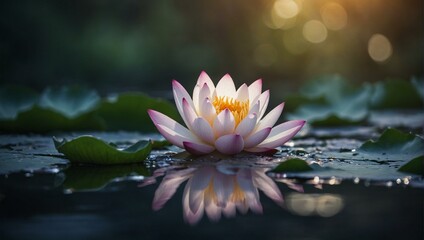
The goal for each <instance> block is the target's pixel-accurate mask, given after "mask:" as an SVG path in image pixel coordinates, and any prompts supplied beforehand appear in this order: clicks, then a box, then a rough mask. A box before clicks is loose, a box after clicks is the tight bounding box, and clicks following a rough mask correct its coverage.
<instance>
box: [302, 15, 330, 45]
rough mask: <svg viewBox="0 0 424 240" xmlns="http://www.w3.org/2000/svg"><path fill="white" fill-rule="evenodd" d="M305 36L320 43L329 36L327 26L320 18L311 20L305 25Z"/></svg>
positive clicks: (313, 41)
mask: <svg viewBox="0 0 424 240" xmlns="http://www.w3.org/2000/svg"><path fill="white" fill-rule="evenodd" d="M303 36H304V37H305V39H306V40H308V41H309V42H311V43H320V42H323V41H325V39H326V38H327V28H326V27H325V25H324V24H323V23H322V22H320V21H318V20H310V21H308V22H307V23H305V25H304V26H303Z"/></svg>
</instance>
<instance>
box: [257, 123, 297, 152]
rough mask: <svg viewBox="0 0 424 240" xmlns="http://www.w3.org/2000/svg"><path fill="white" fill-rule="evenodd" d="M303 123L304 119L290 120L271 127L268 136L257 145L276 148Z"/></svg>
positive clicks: (290, 136)
mask: <svg viewBox="0 0 424 240" xmlns="http://www.w3.org/2000/svg"><path fill="white" fill-rule="evenodd" d="M304 124H305V121H304V120H292V121H288V122H285V123H282V124H280V125H278V126H276V127H274V128H272V130H271V133H270V134H269V136H268V138H267V139H265V140H264V141H263V142H262V143H261V144H259V145H258V146H257V147H264V148H276V147H278V146H281V145H283V144H284V143H285V142H287V141H288V140H290V139H291V138H292V137H293V136H294V135H296V133H297V132H299V130H300V129H301V128H302V127H303V125H304Z"/></svg>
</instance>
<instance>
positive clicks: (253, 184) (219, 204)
mask: <svg viewBox="0 0 424 240" xmlns="http://www.w3.org/2000/svg"><path fill="white" fill-rule="evenodd" d="M267 170H269V169H266V168H247V167H234V166H230V165H217V166H210V165H209V166H208V165H203V166H201V167H199V168H187V169H183V170H172V171H169V172H168V173H167V174H166V176H165V177H164V178H163V180H162V182H161V184H160V185H159V187H158V189H157V190H156V192H155V196H154V199H153V204H152V207H153V210H159V209H161V208H162V207H163V206H164V205H165V203H166V202H167V201H168V200H169V199H170V198H172V196H173V195H174V194H175V192H176V190H177V188H178V187H179V186H180V185H181V184H182V183H183V182H184V181H187V180H188V181H187V183H186V185H185V188H184V192H183V199H182V201H183V217H184V220H185V221H187V222H188V223H190V224H195V223H197V222H198V221H200V219H201V218H202V216H203V215H204V213H206V215H207V216H208V217H209V219H210V220H212V221H218V220H219V219H220V218H221V215H224V216H226V217H234V216H235V215H236V210H237V209H238V211H239V212H241V213H243V214H245V213H247V212H248V210H249V209H250V210H251V211H252V212H254V213H262V205H261V203H260V200H259V191H258V189H260V190H261V191H263V192H264V193H265V195H266V196H268V197H269V198H271V199H272V200H274V202H276V203H277V204H278V205H282V204H283V196H282V195H281V192H280V190H279V188H278V186H277V185H276V183H275V182H274V181H273V180H272V179H271V178H270V177H268V176H267V175H266V173H265V172H266V171H267Z"/></svg>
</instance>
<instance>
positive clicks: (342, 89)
mask: <svg viewBox="0 0 424 240" xmlns="http://www.w3.org/2000/svg"><path fill="white" fill-rule="evenodd" d="M371 90H372V89H371V86H369V85H363V86H362V87H360V88H356V87H353V86H351V85H349V84H348V83H347V81H346V80H344V79H343V78H341V77H339V76H337V75H334V76H331V77H325V78H320V79H316V80H314V81H312V82H310V83H309V84H307V85H305V86H304V87H303V88H302V89H301V93H302V94H303V96H305V97H307V98H309V99H310V100H311V102H310V103H307V104H304V105H301V106H300V107H299V108H298V109H297V110H296V111H295V112H294V113H292V114H289V115H288V118H289V119H305V120H307V122H308V123H310V124H312V125H315V126H340V125H353V124H361V123H363V122H364V121H365V120H366V119H367V117H368V102H369V97H370V94H371ZM315 99H317V100H318V103H316V102H314V100H315ZM322 99H324V102H322ZM320 102H321V103H320Z"/></svg>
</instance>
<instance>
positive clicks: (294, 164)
mask: <svg viewBox="0 0 424 240" xmlns="http://www.w3.org/2000/svg"><path fill="white" fill-rule="evenodd" d="M311 170H312V168H311V167H310V166H309V165H308V163H307V162H306V161H305V160H303V159H300V158H291V159H288V160H286V161H284V162H282V163H280V164H278V165H277V166H276V167H275V168H274V169H273V170H272V172H276V173H283V172H305V171H311Z"/></svg>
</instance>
